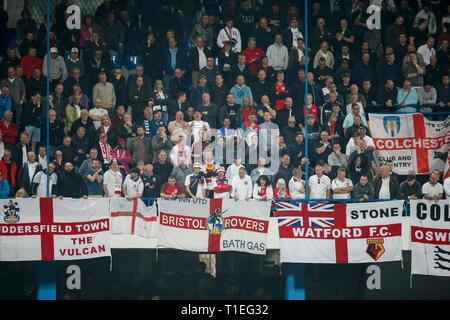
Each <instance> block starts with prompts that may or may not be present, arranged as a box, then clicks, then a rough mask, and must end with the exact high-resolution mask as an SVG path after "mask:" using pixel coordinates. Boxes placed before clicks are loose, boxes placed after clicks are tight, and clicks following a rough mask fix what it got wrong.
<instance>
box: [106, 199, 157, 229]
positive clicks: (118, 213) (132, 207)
mask: <svg viewBox="0 0 450 320" xmlns="http://www.w3.org/2000/svg"><path fill="white" fill-rule="evenodd" d="M110 221H111V233H112V234H131V235H137V236H139V237H143V238H156V237H157V230H158V217H157V211H156V202H153V203H152V204H151V205H150V206H146V205H145V203H144V201H142V200H141V199H133V200H131V201H130V200H127V199H125V198H117V199H111V219H110Z"/></svg>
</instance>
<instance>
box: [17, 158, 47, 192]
mask: <svg viewBox="0 0 450 320" xmlns="http://www.w3.org/2000/svg"><path fill="white" fill-rule="evenodd" d="M39 171H42V166H41V164H40V163H38V164H37V166H36V170H35V171H34V174H33V177H31V180H30V175H29V174H28V163H25V164H24V165H23V167H22V168H20V170H19V174H18V175H17V186H18V187H19V188H24V189H25V191H26V192H27V193H28V195H31V186H32V184H33V178H34V176H35V175H36V173H38V172H39Z"/></svg>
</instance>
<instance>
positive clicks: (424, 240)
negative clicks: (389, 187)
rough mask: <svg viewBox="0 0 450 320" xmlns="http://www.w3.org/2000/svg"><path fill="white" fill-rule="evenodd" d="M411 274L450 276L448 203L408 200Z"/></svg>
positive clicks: (449, 208)
mask: <svg viewBox="0 0 450 320" xmlns="http://www.w3.org/2000/svg"><path fill="white" fill-rule="evenodd" d="M410 205H411V254H412V257H411V274H424V275H433V276H447V277H450V201H449V200H441V201H438V202H434V201H428V200H411V202H410Z"/></svg>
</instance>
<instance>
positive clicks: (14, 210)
mask: <svg viewBox="0 0 450 320" xmlns="http://www.w3.org/2000/svg"><path fill="white" fill-rule="evenodd" d="M19 213H20V208H19V203H18V202H17V201H13V200H9V201H8V203H6V204H5V205H4V206H3V221H5V222H6V223H17V222H19V220H20V215H19Z"/></svg>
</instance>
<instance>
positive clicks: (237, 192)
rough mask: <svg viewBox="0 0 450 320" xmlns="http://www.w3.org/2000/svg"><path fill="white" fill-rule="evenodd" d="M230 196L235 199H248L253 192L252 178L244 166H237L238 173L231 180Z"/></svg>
mask: <svg viewBox="0 0 450 320" xmlns="http://www.w3.org/2000/svg"><path fill="white" fill-rule="evenodd" d="M231 186H232V189H231V197H232V198H234V200H235V201H239V200H246V201H248V200H250V198H251V197H252V194H253V184H252V179H251V178H250V176H249V175H247V170H246V169H245V167H244V166H241V167H240V168H239V174H238V175H237V176H236V177H234V178H233V180H232V181H231Z"/></svg>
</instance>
